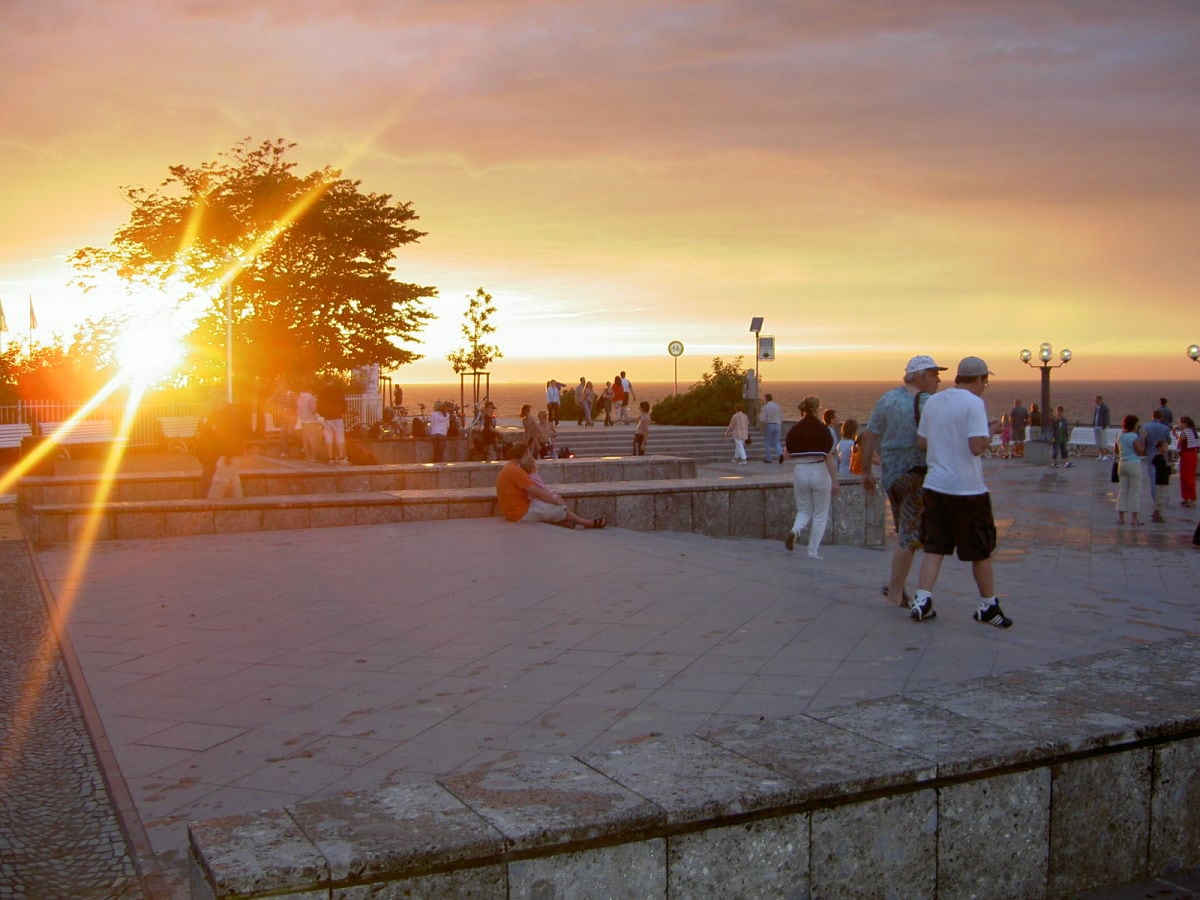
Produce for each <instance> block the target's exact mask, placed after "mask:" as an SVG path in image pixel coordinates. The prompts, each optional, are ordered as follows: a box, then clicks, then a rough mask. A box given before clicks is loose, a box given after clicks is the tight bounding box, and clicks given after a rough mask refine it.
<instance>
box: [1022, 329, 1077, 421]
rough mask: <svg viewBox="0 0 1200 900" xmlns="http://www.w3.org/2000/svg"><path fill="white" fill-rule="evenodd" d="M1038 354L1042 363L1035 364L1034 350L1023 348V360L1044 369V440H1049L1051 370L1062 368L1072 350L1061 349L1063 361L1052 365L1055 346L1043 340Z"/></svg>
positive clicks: (1035, 367)
mask: <svg viewBox="0 0 1200 900" xmlns="http://www.w3.org/2000/svg"><path fill="white" fill-rule="evenodd" d="M1037 356H1038V360H1039V361H1040V363H1041V365H1037V366H1035V365H1034V364H1033V363H1032V362H1031V360H1032V359H1033V353H1032V352H1030V351H1029V350H1022V351H1021V353H1020V358H1021V362H1023V363H1025V365H1027V366H1029V367H1030V368H1031V369H1041V370H1042V440H1043V441H1049V440H1050V413H1051V410H1050V370H1051V369H1061V368H1062V367H1063V366H1065V365H1066V364H1067V363H1069V362H1070V361H1071V351H1070V350H1065V349H1064V350H1063V351H1061V352H1060V353H1059V354H1058V358H1059V359H1061V360H1062V362H1060V363H1058V365H1054V366H1052V365H1050V360H1051V359H1053V358H1054V348H1053V347H1051V346H1050V344H1049V342H1043V343H1042V345H1041V346H1040V347H1038V353H1037Z"/></svg>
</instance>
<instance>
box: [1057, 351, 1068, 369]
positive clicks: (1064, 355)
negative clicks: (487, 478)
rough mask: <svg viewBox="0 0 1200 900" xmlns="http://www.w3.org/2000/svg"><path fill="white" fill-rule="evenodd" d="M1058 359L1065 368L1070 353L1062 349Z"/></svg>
mask: <svg viewBox="0 0 1200 900" xmlns="http://www.w3.org/2000/svg"><path fill="white" fill-rule="evenodd" d="M1058 358H1059V359H1061V360H1062V361H1063V365H1064V366H1065V365H1066V364H1067V363H1069V362H1070V361H1071V351H1070V350H1067V349H1066V348H1063V351H1062V352H1061V353H1059V354H1058Z"/></svg>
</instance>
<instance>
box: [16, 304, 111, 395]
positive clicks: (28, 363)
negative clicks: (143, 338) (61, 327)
mask: <svg viewBox="0 0 1200 900" xmlns="http://www.w3.org/2000/svg"><path fill="white" fill-rule="evenodd" d="M119 327H120V322H119V320H118V319H116V318H115V317H112V316H106V317H104V318H102V319H88V320H86V321H85V322H83V323H82V324H81V325H79V326H77V327H76V329H75V333H74V335H73V337H72V339H71V342H70V343H69V344H65V343H64V342H63V340H62V338H61V337H59V336H58V335H55V337H54V339H53V340H52V341H51V342H50V343H48V344H41V343H38V344H34V345H33V347H31V348H30V349H29V352H22V347H21V345H20V344H18V343H17V342H15V341H14V342H12V343H10V344H9V345H8V347H7V348H5V349H4V350H2V351H0V403H12V402H15V401H16V399H17V398H18V397H19V398H22V399H25V400H51V401H58V402H61V403H77V402H79V401H81V400H85V399H87V398H88V397H91V396H92V395H93V394H95V393H96V392H97V391H98V390H99V389H100V388H101V387H102V386H103V385H104V384H105V383H106V382H107V381H108V380H109V379H110V378H111V377H112V376H113V375H114V374H115V373H116V360H115V358H114V356H113V346H114V337H115V334H116V331H117V330H118V329H119Z"/></svg>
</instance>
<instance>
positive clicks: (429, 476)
mask: <svg viewBox="0 0 1200 900" xmlns="http://www.w3.org/2000/svg"><path fill="white" fill-rule="evenodd" d="M501 465H502V463H489V462H463V463H439V464H434V463H426V464H413V465H372V466H330V467H328V468H322V467H316V466H305V467H304V468H270V469H246V470H244V471H242V472H241V479H242V491H243V493H244V494H245V495H246V496H247V497H272V496H299V495H307V494H336V493H348V492H365V491H403V490H429V489H439V488H463V487H494V486H495V484H496V475H497V473H498V472H499V468H500V466H501ZM538 472H539V474H540V475H541V476H542V480H543V481H545V482H546V483H547V484H576V483H586V482H601V481H643V480H663V479H668V478H695V477H696V461H695V460H694V459H682V458H679V457H673V456H630V457H615V458H598V459H547V460H542V462H541V463H540V464H539V466H538ZM197 482H198V476H197V475H196V474H194V473H191V472H157V473H139V474H128V475H117V476H115V477H113V478H111V479H106V478H104V476H102V475H75V476H62V475H58V476H48V475H38V476H26V477H24V478H22V479H21V480H20V482H19V484H18V486H17V491H18V496H19V498H20V506H21V509H23V510H28V509H31V508H33V507H35V506H49V505H59V504H72V503H74V504H79V503H93V502H95V499H96V498H97V497H98V496H100V492H101V489H102V488H103V489H104V490H105V491H106V492H107V493H106V495H105V500H106V501H108V502H117V503H124V502H128V501H143V500H192V499H195V498H196V488H197Z"/></svg>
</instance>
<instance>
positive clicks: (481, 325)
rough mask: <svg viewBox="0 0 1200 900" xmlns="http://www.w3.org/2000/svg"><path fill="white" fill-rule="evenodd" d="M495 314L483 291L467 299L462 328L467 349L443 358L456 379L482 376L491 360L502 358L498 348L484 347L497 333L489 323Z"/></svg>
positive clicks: (488, 297)
mask: <svg viewBox="0 0 1200 900" xmlns="http://www.w3.org/2000/svg"><path fill="white" fill-rule="evenodd" d="M495 312H496V307H495V306H493V305H492V295H491V294H489V293H488V292H487V291H485V290H484V289H483V288H482V287H480V288H476V290H475V294H474V296H471V295H468V296H467V310H466V312H464V313H463V318H464V319H465V320H466V321H464V322H463V324H462V326H461V327H462V333H463V337H465V338H466V339H467V345H466V346H465V347H463V348H462V349H460V350H455V351H454V352H453V353H451V354H450V355H448V356H447V357H446V359H447V360H449V361H450V365H451V366H452V367H453V368H454V373H455V374H456V375H458V374H461V373H463V372H484V371H486V370H487V367H488V365H489V364H490V363H491V362H492V360H495V359H500V357H502V356H503V355H504V354H503V353H501V352H500V348H499V347H497V346H495V345H494V344H486V343H484V341H486V340H487V338H488V335H490V334H494V333H495V331H496V326H495V325H493V324H492V323H491V318H492V315H493V314H494V313H495Z"/></svg>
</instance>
